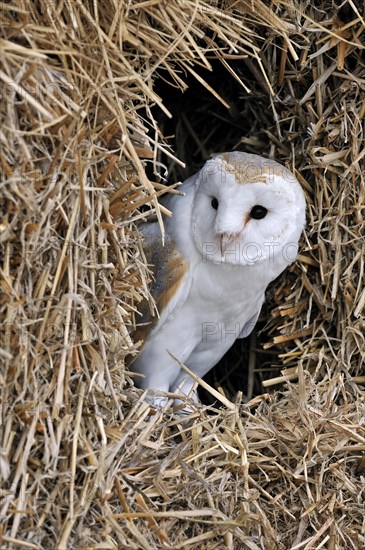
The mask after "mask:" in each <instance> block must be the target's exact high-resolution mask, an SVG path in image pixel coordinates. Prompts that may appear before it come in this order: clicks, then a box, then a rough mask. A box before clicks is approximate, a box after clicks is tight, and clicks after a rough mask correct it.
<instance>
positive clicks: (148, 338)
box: [131, 152, 305, 399]
mask: <svg viewBox="0 0 365 550" xmlns="http://www.w3.org/2000/svg"><path fill="white" fill-rule="evenodd" d="M180 190H181V191H182V192H183V196H178V195H169V196H168V198H167V200H166V202H165V206H167V208H168V209H170V210H171V212H172V214H173V215H172V217H171V218H169V219H167V220H166V222H165V229H166V238H165V245H164V246H162V243H161V233H160V228H159V225H158V223H157V222H156V223H146V224H145V225H144V226H142V228H141V231H142V234H143V239H144V250H145V254H146V258H147V261H148V263H149V265H150V266H151V269H152V271H153V281H152V285H151V293H152V295H153V297H154V298H155V301H156V305H157V309H158V315H155V316H152V315H151V313H150V311H149V309H148V308H145V309H144V310H143V311H142V314H143V315H142V319H141V321H140V322H139V326H138V329H137V338H138V339H142V340H143V342H144V343H143V346H142V348H141V351H140V353H139V355H138V356H137V358H136V359H135V360H134V362H133V364H132V365H131V370H133V371H134V372H137V373H140V374H142V375H144V377H143V378H142V377H141V379H140V382H139V386H140V387H141V388H143V389H147V388H149V389H151V390H157V391H158V393H159V392H175V393H176V392H178V393H183V394H186V395H188V394H190V396H192V397H193V398H194V399H197V397H196V392H194V391H192V390H193V387H194V380H193V379H192V378H191V377H190V376H188V375H187V374H186V373H185V372H184V371H183V370H182V369H181V366H180V363H183V364H185V365H186V366H187V367H188V368H189V369H190V370H191V371H192V372H194V373H196V374H197V375H198V376H199V377H203V376H204V375H205V374H206V373H207V372H208V371H209V370H210V369H211V368H212V367H213V366H214V365H215V364H217V363H218V361H219V360H220V359H221V357H222V356H223V355H224V354H225V353H226V351H227V350H228V349H229V348H230V347H231V346H232V344H233V343H234V341H235V340H236V339H237V338H244V337H246V336H248V335H249V334H250V332H251V331H252V330H253V328H254V326H255V324H256V321H257V318H258V316H259V314H260V310H261V307H262V304H263V302H264V299H265V290H266V288H267V286H268V284H269V283H270V282H271V281H272V280H273V279H275V278H276V277H277V276H278V275H279V274H280V273H281V272H282V271H283V270H284V269H285V268H286V267H287V266H288V265H289V264H291V263H292V262H293V261H294V259H295V257H296V255H297V252H298V240H299V237H300V234H301V232H302V230H303V228H304V225H305V199H304V193H303V191H302V189H301V186H300V184H299V182H298V181H297V180H296V178H295V177H294V175H293V174H292V173H291V172H290V171H289V170H287V169H286V168H285V167H284V166H282V165H280V164H279V163H277V162H275V161H273V160H269V159H265V158H263V157H260V156H258V155H253V154H249V153H243V152H232V153H223V154H218V155H216V156H214V157H213V158H212V159H210V160H208V161H207V162H206V163H205V165H204V166H203V168H202V169H201V170H200V171H199V172H198V173H197V174H195V175H193V176H192V177H190V178H189V179H188V180H186V181H185V182H184V183H183V184H182V185H181V187H180ZM152 395H156V393H155V392H152ZM153 399H154V398H153ZM156 399H158V398H156Z"/></svg>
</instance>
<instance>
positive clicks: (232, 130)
mask: <svg viewBox="0 0 365 550" xmlns="http://www.w3.org/2000/svg"><path fill="white" fill-rule="evenodd" d="M274 51H275V50H274ZM209 61H210V63H211V66H212V70H211V72H209V71H208V70H207V69H204V68H196V69H195V70H196V72H197V73H198V75H199V76H200V77H201V78H202V79H203V80H204V81H205V83H206V84H208V85H209V86H210V87H211V89H212V90H214V91H217V92H219V95H220V97H221V98H222V100H223V101H224V102H225V103H226V104H227V105H228V106H229V107H227V106H225V105H223V104H222V102H221V101H219V99H217V98H216V97H215V96H214V95H213V94H212V93H211V91H210V90H208V89H207V88H206V87H205V86H204V85H203V84H201V83H200V82H199V81H198V80H197V79H196V78H195V77H194V76H192V75H190V74H189V75H186V74H185V75H183V74H180V77H181V78H183V79H184V82H185V84H186V90H185V91H184V92H182V91H181V90H180V89H178V88H177V87H174V86H172V85H171V84H170V83H168V82H167V81H166V80H165V78H164V77H163V75H161V77H160V78H159V77H157V78H156V80H155V83H154V90H155V92H156V93H157V94H158V95H159V96H160V97H161V99H162V101H163V104H164V105H165V106H166V107H167V109H168V110H169V111H170V113H171V114H172V118H169V117H167V116H166V115H165V114H164V113H163V112H162V111H161V110H160V109H159V108H158V107H157V106H156V107H155V108H154V116H155V119H156V121H157V122H158V127H159V129H160V131H161V133H162V135H163V137H164V139H165V141H166V142H167V143H168V144H169V145H170V146H171V147H172V150H173V151H174V152H175V153H176V156H177V157H178V158H179V159H180V160H182V161H183V162H184V163H185V167H181V166H179V165H178V164H177V163H175V162H174V161H173V160H171V159H170V158H169V157H167V156H166V155H163V154H162V155H161V157H160V159H159V160H160V161H161V163H162V164H163V165H165V166H166V167H167V170H166V172H165V174H166V173H167V174H168V176H167V178H168V181H169V183H174V182H176V181H184V180H185V179H186V178H188V177H189V176H191V175H192V174H194V173H195V172H197V171H198V170H199V169H200V168H201V167H202V165H203V164H204V162H205V161H206V160H208V159H209V158H210V157H211V155H212V154H214V153H218V152H223V151H232V150H239V151H240V150H241V151H246V152H251V153H255V154H260V155H263V156H269V155H270V154H271V155H273V156H274V158H277V160H279V161H281V162H282V163H284V162H285V161H286V162H287V164H288V161H290V160H292V159H291V158H290V157H289V156H288V149H287V148H286V147H283V148H282V149H281V150H280V147H279V150H278V146H277V143H276V144H275V143H274V142H273V140H272V136H273V135H275V134H276V133H277V129H276V127H277V123H276V121H275V115H276V116H277V108H273V104H272V98H271V96H270V91H269V89H268V87H267V86H266V84H265V82H264V81H263V79H262V78H259V79H257V78H256V77H257V76H258V73H257V69H256V68H255V66H254V65H253V63H252V62H251V60H249V59H247V60H242V61H235V62H232V63H231V67H232V68H233V70H234V72H235V73H236V74H237V75H239V76H240V77H241V78H242V80H243V81H244V82H245V84H246V85H247V87H249V89H250V91H249V92H246V91H245V90H244V88H243V87H242V85H241V84H240V83H239V82H237V80H235V79H234V78H233V77H231V76H230V75H229V74H228V73H227V69H226V68H225V67H224V66H223V64H222V62H221V60H219V59H210V60H209ZM288 101H289V100H288V99H287V103H288ZM289 124H290V121H281V123H280V129H281V132H283V133H285V131H286V130H289ZM275 154H277V157H276V156H275ZM296 160H297V161H298V160H299V159H298V158H297V159H296ZM147 173H148V174H149V176H150V178H151V179H153V178H156V174H153V169H152V164H150V165H149V166H147ZM308 176H309V177H310V174H308ZM292 271H293V270H292ZM292 277H293V275H292V274H290V273H289V272H288V271H286V272H284V273H283V274H282V275H281V276H280V277H279V278H278V279H277V280H276V281H274V282H273V283H272V284H271V285H270V286H269V288H268V290H267V292H266V302H265V304H264V306H263V308H262V312H261V315H260V318H259V321H258V323H257V325H256V327H255V329H254V331H253V333H252V334H251V336H250V337H248V338H246V339H244V340H242V339H240V340H236V342H235V344H234V345H233V346H232V348H231V349H230V350H229V351H228V352H227V353H226V355H225V356H224V357H223V358H222V359H221V360H220V361H219V363H218V364H217V365H216V366H215V367H214V368H213V369H212V370H211V371H210V372H209V373H208V374H207V375H206V376H205V378H204V379H205V380H206V381H207V382H208V383H209V384H211V385H212V386H213V387H216V388H217V387H218V388H222V389H223V391H224V393H225V395H227V396H228V397H229V398H230V399H234V398H235V396H236V394H237V392H238V391H241V392H242V393H243V396H244V399H245V400H246V399H247V400H248V399H251V398H252V397H255V396H256V395H259V394H262V393H263V391H266V390H265V389H264V387H263V385H262V381H263V380H265V379H269V378H272V377H274V376H277V375H278V374H280V370H281V369H282V368H283V363H282V361H281V360H280V358H279V357H278V355H279V354H280V352H281V351H282V347H280V346H275V345H274V346H272V337H271V336H270V334H269V332H270V331H269V328H270V323H269V320H270V312H271V311H272V310H273V309H274V308H275V306H276V305H277V304H276V302H275V289H278V288H280V287H287V288H290V285H291V278H292ZM266 344H267V345H268V346H270V347H269V349H266V350H265V349H264V346H265V345H266ZM249 365H250V368H249ZM199 394H200V397H201V400H202V401H203V402H204V403H207V404H210V403H212V402H213V401H215V399H214V398H213V396H211V394H209V393H208V392H207V391H206V390H205V389H204V388H199Z"/></svg>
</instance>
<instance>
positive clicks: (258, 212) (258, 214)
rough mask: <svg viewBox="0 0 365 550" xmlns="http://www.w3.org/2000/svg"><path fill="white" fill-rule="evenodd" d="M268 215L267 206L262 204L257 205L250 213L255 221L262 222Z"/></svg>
mask: <svg viewBox="0 0 365 550" xmlns="http://www.w3.org/2000/svg"><path fill="white" fill-rule="evenodd" d="M266 214H267V208H265V206H261V205H260V204H255V206H253V207H252V210H251V212H250V217H251V218H253V219H254V220H262V218H264V217H265V216H266Z"/></svg>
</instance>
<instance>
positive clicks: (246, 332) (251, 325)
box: [238, 304, 262, 338]
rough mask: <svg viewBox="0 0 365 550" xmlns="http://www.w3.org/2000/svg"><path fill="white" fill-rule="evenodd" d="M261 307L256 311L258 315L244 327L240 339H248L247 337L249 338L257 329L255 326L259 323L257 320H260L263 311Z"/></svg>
mask: <svg viewBox="0 0 365 550" xmlns="http://www.w3.org/2000/svg"><path fill="white" fill-rule="evenodd" d="M261 305H262V304H261ZM261 305H260V307H259V309H258V310H257V311H256V313H255V314H254V315H252V317H251V319H249V320H248V321H247V323H245V325H244V326H243V328H242V330H241V332H240V333H239V335H238V338H246V337H247V336H249V335H250V334H251V332H252V331H253V329H254V328H255V325H256V323H257V319H258V318H259V315H260V311H261Z"/></svg>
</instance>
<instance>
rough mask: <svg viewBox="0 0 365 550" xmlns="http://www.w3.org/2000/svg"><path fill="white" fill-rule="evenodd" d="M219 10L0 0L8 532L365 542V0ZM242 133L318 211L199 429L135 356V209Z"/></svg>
mask: <svg viewBox="0 0 365 550" xmlns="http://www.w3.org/2000/svg"><path fill="white" fill-rule="evenodd" d="M219 6H220V7H216V6H215V5H214V4H213V3H209V2H206V1H205V0H197V1H195V2H190V1H188V0H184V1H178V0H174V1H173V2H169V3H167V2H162V1H159V0H148V1H141V2H139V3H137V2H135V3H134V2H111V1H110V0H107V1H105V2H103V3H98V2H81V0H75V1H74V2H70V1H65V2H63V1H61V2H60V3H53V2H45V3H41V2H40V3H38V2H28V1H27V0H21V1H19V2H14V3H3V4H2V14H1V17H2V29H3V30H2V42H1V49H2V67H1V72H0V79H1V82H2V87H1V93H2V110H1V116H2V126H1V130H0V140H1V156H0V159H1V167H2V177H1V187H0V192H1V209H2V218H1V222H0V242H1V247H2V249H1V250H2V252H1V254H2V256H1V297H0V311H1V323H2V338H1V349H0V354H1V359H0V360H1V373H0V374H1V388H2V396H1V400H2V401H1V404H2V408H1V449H0V461H1V475H2V488H1V497H2V500H1V506H0V510H1V512H0V513H1V523H2V527H1V532H0V540H1V544H2V546H3V547H6V548H14V549H15V548H39V549H40V548H42V549H43V548H45V549H47V548H50V549H53V548H59V549H66V548H78V549H79V550H81V549H82V548H85V549H86V548H88V549H89V548H98V549H107V548H108V549H109V548H131V549H133V548H135V549H140V548H145V549H153V548H199V549H200V548H209V549H213V548H228V549H230V548H232V549H239V548H248V549H252V550H253V549H258V548H261V549H265V550H267V549H274V548H280V549H283V550H284V549H288V548H291V549H292V550H294V549H307V550H308V549H314V548H318V549H319V548H327V549H329V550H332V549H340V548H346V549H347V548H353V549H359V548H361V547H363V546H364V544H365V538H364V451H365V431H364V427H363V424H364V384H365V377H364V333H365V316H364V307H365V289H364V257H365V256H364V252H365V250H364V246H365V245H364V217H363V216H364V203H365V201H364V198H365V185H364V175H363V174H364V162H365V159H364V151H365V148H364V145H365V144H364V133H363V132H364V130H363V121H364V115H365V102H364V87H365V67H364V46H363V43H362V42H363V33H364V30H365V24H364V7H363V5H362V2H360V0H345V1H344V2H343V3H342V5H341V8H339V9H338V10H337V11H335V10H334V8H333V6H332V4H331V3H328V2H326V1H324V0H323V1H322V2H317V3H316V4H315V6H311V5H306V6H305V5H304V4H303V3H299V2H298V3H297V2H294V1H293V2H287V3H286V2H276V3H275V4H273V5H272V6H271V5H270V6H269V4H268V3H265V2H262V1H261V0H252V1H250V2H248V1H241V2H233V3H231V4H230V3H228V2H227V3H226V4H224V6H222V5H221V4H219ZM216 75H218V76H216ZM195 82H196V83H195ZM157 90H158V93H157ZM174 90H175V91H174ZM177 90H186V93H185V94H184V95H183V96H180V92H179V91H177ZM189 90H193V91H194V92H195V94H197V93H198V94H199V95H198V97H196V96H195V97H193V98H191V96H190V100H189ZM169 96H172V97H170V98H169ZM177 97H179V98H187V99H179V100H178V101H179V102H182V101H185V105H184V109H182V110H181V109H180V110H179V111H178V115H179V116H178V119H177V118H176V116H175V117H174V118H173V119H172V121H171V120H170V117H171V113H170V111H171V112H172V111H174V101H175V100H176V98H177ZM179 105H181V103H179ZM227 107H229V110H227ZM175 108H176V107H175ZM174 114H175V113H174ZM169 120H170V122H169ZM171 128H176V135H177V138H178V139H177V140H176V142H174V141H173V140H170V142H169V143H170V145H168V144H167V142H168V136H169V135H170V134H171V133H175V131H174V130H172V132H170V130H171ZM235 146H236V147H238V148H242V149H245V150H248V151H252V152H255V153H259V154H266V155H271V156H272V157H274V158H275V159H276V160H279V161H280V162H282V163H283V164H287V165H288V167H289V168H291V169H293V170H295V171H296V174H297V176H298V178H299V180H300V181H301V183H302V185H303V188H304V189H305V191H306V194H307V201H308V228H307V232H306V236H305V238H303V243H302V248H301V252H300V256H299V258H298V261H297V262H296V263H295V264H294V265H293V267H292V268H291V269H290V270H289V271H287V272H286V273H285V274H284V275H283V276H282V277H281V278H280V279H279V280H278V281H276V283H275V284H274V285H273V286H272V287H271V290H270V292H269V295H268V304H267V306H266V308H265V310H264V312H263V315H262V326H263V333H262V335H261V336H260V335H258V336H254V337H253V338H257V341H255V340H254V339H252V340H251V346H250V350H249V354H248V356H249V360H248V364H249V373H248V385H249V391H248V392H245V393H247V395H248V398H249V399H250V400H249V401H248V403H246V404H242V394H241V393H240V392H239V393H238V394H237V393H236V394H235V392H234V390H237V386H236V388H234V386H235V383H232V382H231V389H230V385H229V383H228V385H226V387H225V388H224V387H223V388H222V387H218V388H217V390H216V391H218V392H220V393H221V395H222V398H221V400H220V401H222V402H223V403H225V404H226V405H227V406H226V407H223V408H222V409H220V410H217V409H216V408H215V406H212V407H208V408H206V407H204V406H203V405H200V406H197V407H196V408H195V409H194V411H193V412H192V413H191V416H190V421H191V422H190V423H189V424H186V423H182V420H181V418H180V417H179V416H178V415H176V414H175V412H174V411H172V410H171V408H169V407H166V410H164V411H159V412H157V413H156V414H154V415H151V414H150V410H149V407H148V406H147V405H146V403H145V402H144V399H143V397H144V396H143V395H141V392H140V391H139V390H137V389H135V388H134V385H133V373H128V372H127V371H126V370H125V369H124V359H125V357H126V356H127V355H128V354H130V353H132V354H133V353H136V352H137V350H138V346H139V343H138V342H134V341H133V339H132V337H131V335H130V331H131V329H132V327H133V326H134V324H135V322H136V321H138V318H139V316H138V307H139V304H140V303H141V301H142V300H143V299H145V298H147V299H148V300H149V301H150V304H151V307H153V302H152V298H151V296H150V295H149V292H148V281H149V277H150V274H149V271H148V267H147V266H146V261H145V258H144V253H143V247H142V243H141V240H140V237H139V233H138V230H137V226H136V224H137V222H140V221H141V220H142V219H143V218H146V217H148V216H151V215H156V216H157V218H158V219H159V221H160V225H161V229H162V232H163V216H162V215H163V214H167V215H168V212H166V210H165V209H164V207H163V206H162V205H160V204H159V202H158V199H159V197H160V196H161V195H162V194H163V193H164V192H166V181H165V179H164V178H165V176H166V172H165V166H169V168H170V173H171V174H172V177H171V183H175V182H176V180H178V179H180V178H182V177H184V176H185V175H186V171H187V170H194V169H195V167H196V165H198V164H199V163H201V161H202V160H204V158H206V157H207V156H209V154H210V153H211V152H213V151H214V152H217V151H219V150H221V151H222V150H230V149H232V148H234V147H235ZM183 161H186V164H187V168H184V163H183ZM169 192H171V191H170V190H169ZM259 339H260V340H259ZM260 342H261V343H260ZM262 347H264V348H265V349H264V353H262V351H261V352H260V353H261V355H260V353H259V352H258V348H259V349H260V348H262ZM236 353H237V350H236ZM240 353H241V352H240V351H239V352H238V355H240ZM260 357H266V360H265V361H266V363H264V364H260ZM267 358H268V359H267ZM283 368H284V370H283ZM242 369H243V366H242V362H240V364H239V366H238V368H237V369H236V370H235V373H236V374H235V376H237V371H242ZM255 377H256V380H257V379H258V380H263V386H262V387H261V388H260V389H259V391H256V396H254V393H253V391H254V383H253V380H254V378H255ZM270 379H271V381H270ZM272 382H274V383H275V384H281V385H280V386H278V388H279V389H277V388H276V391H271V392H270V393H265V392H267V391H268V389H270V385H271V384H272ZM283 382H285V383H284V384H283ZM232 386H233V388H232ZM265 387H266V388H268V389H265Z"/></svg>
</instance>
